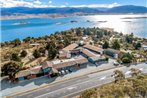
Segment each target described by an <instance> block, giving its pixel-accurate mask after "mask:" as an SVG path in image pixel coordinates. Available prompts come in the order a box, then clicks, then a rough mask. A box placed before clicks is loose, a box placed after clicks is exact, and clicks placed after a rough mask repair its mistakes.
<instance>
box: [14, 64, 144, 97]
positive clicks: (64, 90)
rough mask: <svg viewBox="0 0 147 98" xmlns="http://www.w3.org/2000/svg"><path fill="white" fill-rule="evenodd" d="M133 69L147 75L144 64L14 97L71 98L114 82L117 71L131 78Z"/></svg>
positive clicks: (77, 79) (93, 75)
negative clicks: (114, 74) (114, 73)
mask: <svg viewBox="0 0 147 98" xmlns="http://www.w3.org/2000/svg"><path fill="white" fill-rule="evenodd" d="M132 67H134V68H138V69H140V70H142V72H143V73H147V64H144V63H142V64H138V65H136V66H135V65H132V66H131V67H120V68H115V69H110V70H107V71H102V72H98V73H93V74H89V75H85V76H81V77H79V78H75V79H71V80H67V81H65V82H60V83H56V84H54V85H50V86H46V87H45V88H40V89H38V90H35V91H31V92H27V93H23V94H21V95H17V96H13V98H64V97H65V96H67V97H69V98H71V97H73V96H75V95H77V94H79V93H80V92H81V91H83V90H85V89H89V88H93V87H97V86H101V85H103V84H106V83H110V82H112V81H113V80H114V78H113V77H111V75H112V74H113V71H114V70H116V69H118V70H122V71H123V72H124V73H125V75H126V76H127V77H128V76H130V74H129V73H130V71H129V69H130V68H132Z"/></svg>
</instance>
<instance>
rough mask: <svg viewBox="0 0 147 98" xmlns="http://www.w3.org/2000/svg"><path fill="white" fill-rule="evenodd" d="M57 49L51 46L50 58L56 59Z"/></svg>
mask: <svg viewBox="0 0 147 98" xmlns="http://www.w3.org/2000/svg"><path fill="white" fill-rule="evenodd" d="M57 53H58V52H57V49H55V48H50V49H49V50H48V58H49V59H54V58H55V57H56V55H57Z"/></svg>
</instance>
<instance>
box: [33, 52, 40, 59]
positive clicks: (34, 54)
mask: <svg viewBox="0 0 147 98" xmlns="http://www.w3.org/2000/svg"><path fill="white" fill-rule="evenodd" d="M33 56H34V57H35V58H39V57H40V56H41V55H40V52H39V51H38V50H35V51H34V52H33Z"/></svg>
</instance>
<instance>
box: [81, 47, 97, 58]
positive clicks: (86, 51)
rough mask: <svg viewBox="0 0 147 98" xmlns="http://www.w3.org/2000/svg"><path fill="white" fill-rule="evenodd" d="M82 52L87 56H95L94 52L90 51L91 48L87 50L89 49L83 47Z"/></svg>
mask: <svg viewBox="0 0 147 98" xmlns="http://www.w3.org/2000/svg"><path fill="white" fill-rule="evenodd" d="M81 52H82V53H83V54H85V55H86V56H88V57H92V56H95V55H94V53H92V52H91V51H89V50H87V49H84V48H83V49H81Z"/></svg>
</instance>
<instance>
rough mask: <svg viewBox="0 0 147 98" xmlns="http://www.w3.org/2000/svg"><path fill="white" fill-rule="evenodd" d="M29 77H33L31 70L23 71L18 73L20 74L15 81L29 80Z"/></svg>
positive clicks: (16, 75)
mask: <svg viewBox="0 0 147 98" xmlns="http://www.w3.org/2000/svg"><path fill="white" fill-rule="evenodd" d="M29 75H31V72H30V70H29V69H27V70H22V71H20V72H18V73H16V74H15V79H16V80H17V81H22V80H25V79H27V78H28V76H29Z"/></svg>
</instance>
